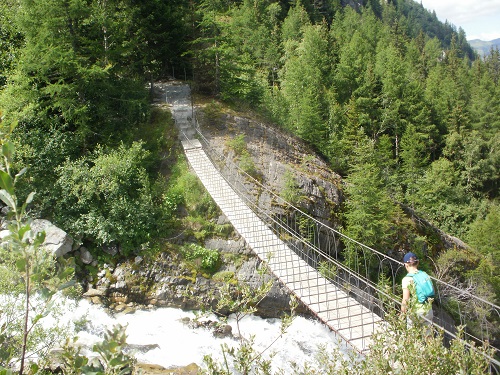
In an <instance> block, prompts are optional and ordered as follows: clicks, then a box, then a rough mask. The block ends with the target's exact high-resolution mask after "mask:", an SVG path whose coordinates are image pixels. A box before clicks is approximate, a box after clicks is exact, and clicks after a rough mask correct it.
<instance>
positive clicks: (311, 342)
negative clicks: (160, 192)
mask: <svg viewBox="0 0 500 375" xmlns="http://www.w3.org/2000/svg"><path fill="white" fill-rule="evenodd" d="M64 317H65V319H66V318H67V319H69V320H72V321H79V320H80V321H85V319H83V320H82V317H84V318H85V317H86V319H87V320H88V321H87V322H86V324H84V325H83V327H84V328H83V330H81V331H80V332H78V333H77V336H78V337H79V342H80V343H81V344H84V345H85V346H88V347H92V344H93V343H96V342H99V341H102V338H103V333H104V332H105V329H106V328H112V327H113V326H114V325H115V324H121V325H123V326H125V325H126V326H127V329H126V333H127V336H128V337H127V343H128V344H130V345H132V346H133V347H145V346H147V348H152V346H154V345H155V344H156V345H158V347H155V348H153V349H151V350H148V351H137V352H136V353H135V357H136V358H137V359H138V361H139V362H143V363H151V364H157V365H161V366H163V367H165V368H170V367H178V366H186V365H188V364H190V363H193V362H194V363H196V364H197V365H199V366H200V367H204V365H203V357H204V356H205V355H207V354H209V355H212V357H213V358H214V359H222V350H221V344H222V343H224V342H225V343H227V344H228V345H230V346H236V345H237V341H236V340H234V339H231V338H224V339H221V338H215V337H214V336H213V333H212V332H213V330H212V329H209V328H191V327H189V326H188V325H186V324H184V323H183V322H182V321H181V319H182V318H185V317H189V318H190V319H193V318H194V317H195V314H194V313H193V312H190V311H183V310H180V309H175V308H158V309H154V310H138V311H136V312H135V313H133V314H116V315H115V316H110V315H109V314H108V313H107V312H106V310H104V309H103V308H102V307H100V306H97V305H92V304H90V303H89V302H87V301H86V300H82V301H80V302H79V304H78V307H77V308H76V309H74V310H73V311H71V312H69V311H68V312H66V313H65V314H64ZM209 319H210V320H212V321H215V320H217V318H216V317H215V316H211V317H209ZM228 324H230V325H231V326H232V329H233V334H234V333H237V327H236V323H235V320H234V318H232V317H230V319H229V321H228ZM280 325H281V323H280V320H279V319H262V318H260V317H257V316H249V317H246V318H245V319H243V321H241V322H240V329H241V333H242V335H243V336H244V337H246V338H249V337H250V336H251V335H255V348H256V349H257V350H259V351H260V350H263V349H264V348H266V347H267V346H268V345H269V344H270V343H271V342H273V341H274V340H275V338H276V337H278V336H279V333H280ZM319 345H323V346H325V347H326V348H327V349H333V348H335V347H337V348H338V347H339V345H340V346H342V347H343V345H342V344H339V343H338V338H337V336H335V334H334V333H332V332H331V331H330V330H329V329H328V328H326V327H325V326H324V325H322V324H321V323H319V322H317V321H316V320H313V319H307V318H304V317H296V318H295V320H294V321H293V323H292V325H291V326H290V327H289V329H288V330H287V333H286V334H285V335H284V336H283V337H282V338H280V339H279V340H278V341H277V342H276V343H274V344H273V346H272V347H271V349H270V350H271V352H276V356H275V357H274V359H273V366H276V369H277V368H280V369H283V370H284V371H285V373H289V371H287V369H290V368H291V367H290V362H295V363H296V364H298V365H301V366H302V365H303V364H304V363H306V362H309V363H312V361H313V360H314V356H315V354H316V353H317V352H318V351H319V349H318V348H319Z"/></svg>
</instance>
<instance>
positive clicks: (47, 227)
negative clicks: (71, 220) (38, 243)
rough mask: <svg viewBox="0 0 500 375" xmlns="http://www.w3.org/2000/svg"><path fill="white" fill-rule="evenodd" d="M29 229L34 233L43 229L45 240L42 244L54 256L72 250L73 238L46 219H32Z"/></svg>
mask: <svg viewBox="0 0 500 375" xmlns="http://www.w3.org/2000/svg"><path fill="white" fill-rule="evenodd" d="M31 230H32V232H33V233H34V234H36V233H38V232H42V231H45V240H44V242H43V244H42V246H44V247H45V248H46V249H48V250H49V251H51V252H52V253H53V254H54V255H55V256H63V255H65V254H67V253H69V252H70V251H72V250H73V242H74V241H73V238H72V237H71V236H70V235H68V234H67V233H66V232H65V231H63V230H62V229H61V228H58V227H56V226H55V225H54V224H52V223H51V222H50V221H48V220H45V219H35V220H33V222H32V224H31Z"/></svg>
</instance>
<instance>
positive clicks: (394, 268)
mask: <svg viewBox="0 0 500 375" xmlns="http://www.w3.org/2000/svg"><path fill="white" fill-rule="evenodd" d="M191 108H193V106H191ZM193 114H194V112H192V116H191V119H193V120H194V125H195V130H196V137H197V139H196V140H193V139H192V138H191V137H189V136H188V135H187V134H186V133H185V132H183V131H181V133H182V136H183V138H184V139H185V140H186V141H187V142H188V143H189V144H190V145H191V147H201V144H198V143H197V142H200V141H201V142H202V143H203V144H204V145H205V146H206V147H204V150H205V151H206V154H207V156H208V157H209V159H211V160H212V162H213V164H214V165H217V166H218V168H217V169H218V170H219V172H220V173H221V175H222V176H223V178H224V179H225V180H226V181H227V182H228V183H229V184H230V185H231V186H232V187H233V189H234V190H235V192H236V193H237V194H238V196H239V197H240V198H242V199H243V200H244V201H245V202H246V204H247V205H248V206H249V207H250V208H251V209H252V210H253V211H254V212H255V213H256V214H257V215H258V216H260V217H261V218H262V219H263V220H264V221H265V222H267V223H268V224H269V226H270V227H273V231H274V232H276V233H277V234H279V235H281V236H284V235H285V234H286V236H289V237H292V238H294V239H295V242H296V243H295V244H293V243H292V241H291V240H288V242H289V244H292V245H293V246H291V247H292V248H295V250H296V251H299V247H301V248H302V249H301V251H303V250H304V249H307V250H308V251H311V252H312V253H313V255H307V256H305V255H304V254H302V256H304V258H305V259H306V260H307V261H308V262H311V263H316V264H315V266H318V262H317V259H322V260H324V261H327V262H328V264H329V265H332V264H333V265H334V266H335V267H336V269H337V270H339V269H340V270H341V271H342V273H343V274H344V275H342V276H339V275H338V274H337V277H336V278H333V279H332V281H333V282H336V283H337V284H339V285H340V284H341V283H342V282H345V283H348V284H349V283H351V282H353V280H352V279H353V278H356V279H357V281H356V283H357V286H360V285H361V287H360V291H363V293H365V292H364V291H366V290H368V291H369V293H368V297H367V296H366V295H364V294H363V293H360V292H359V291H358V293H359V295H358V296H356V297H357V298H358V300H361V303H362V304H363V303H364V304H371V306H370V308H371V310H372V311H373V310H377V309H379V310H378V311H377V312H378V313H382V314H383V313H384V310H385V309H386V308H387V306H388V305H390V304H392V308H395V306H397V305H398V304H399V303H400V302H399V300H398V298H397V297H396V294H395V293H394V290H395V289H396V278H397V275H398V274H400V271H401V270H402V268H403V263H402V262H401V261H398V260H396V259H394V258H392V257H390V256H389V255H387V254H384V253H381V252H380V251H378V250H376V249H373V248H370V247H369V246H366V245H364V244H362V243H360V242H359V241H356V240H355V239H352V238H350V237H348V236H346V235H345V234H343V233H341V232H339V231H338V230H335V229H334V228H331V227H330V226H328V225H327V224H325V223H322V222H320V221H319V220H317V219H316V218H314V217H312V216H311V215H309V214H308V213H306V212H304V211H302V210H301V209H300V208H298V207H296V206H295V205H293V204H291V203H289V202H287V201H285V200H284V199H283V198H282V197H280V196H279V195H277V194H275V193H274V192H273V191H271V190H269V189H268V188H267V187H266V186H264V185H263V184H262V183H260V182H259V181H258V180H256V179H255V178H254V177H253V176H251V175H250V174H248V173H247V172H245V171H244V170H242V169H241V168H240V167H239V166H238V165H237V164H236V163H234V162H233V161H231V160H229V159H228V158H227V157H225V156H224V155H223V154H221V153H219V152H218V151H217V150H215V149H214V148H213V147H212V146H211V145H210V141H209V140H208V139H206V137H205V136H204V135H203V134H202V132H201V130H200V127H199V124H198V121H197V118H196V117H195V116H193ZM189 122H191V121H189ZM221 161H222V163H223V164H224V165H225V166H227V165H231V166H232V168H233V169H234V170H236V172H237V175H238V176H237V177H235V176H234V175H232V176H231V175H230V176H228V175H227V173H223V172H224V171H223V170H224V168H221V166H220V163H221ZM226 169H227V168H226ZM238 178H243V179H245V180H246V181H247V182H248V181H251V183H252V184H253V185H256V186H258V188H259V189H262V190H265V191H266V192H267V193H268V194H269V195H271V196H272V197H273V199H275V201H277V202H280V204H281V205H284V206H287V207H289V208H290V211H292V212H294V214H293V215H297V213H298V215H301V218H306V220H308V221H309V222H310V223H312V225H313V226H315V227H316V228H317V229H316V230H315V231H314V230H313V232H312V235H313V236H314V238H313V239H312V240H307V239H306V238H305V236H303V235H301V233H300V230H297V223H296V222H295V223H293V224H294V225H295V228H293V225H289V223H287V222H283V219H280V218H276V217H274V216H273V215H271V214H270V213H269V212H266V211H265V210H263V209H262V208H261V207H259V205H258V202H254V201H253V200H252V199H250V198H249V196H251V194H249V193H250V189H249V188H248V186H246V185H247V184H245V183H243V182H241V181H238ZM284 216H286V215H284ZM285 219H286V220H288V218H286V217H285ZM325 231H326V232H328V233H324V232H325ZM310 234H311V233H310V232H309V233H308V235H310ZM319 235H323V236H327V237H328V238H330V237H329V236H331V235H333V236H332V237H333V242H334V245H335V256H338V249H337V246H338V242H339V241H338V240H339V238H341V239H342V240H343V241H344V242H347V243H350V244H353V245H355V246H357V247H359V248H360V249H361V250H362V252H365V251H366V252H368V253H369V254H370V256H375V257H376V258H377V259H378V269H379V270H378V271H379V272H382V271H383V270H384V269H387V266H388V267H389V268H390V271H391V276H392V277H391V279H392V281H393V286H392V291H393V293H391V292H390V291H388V290H384V289H381V288H380V286H379V285H378V284H377V283H376V282H374V281H373V280H371V278H370V277H369V276H368V275H367V274H365V275H363V274H362V273H361V272H359V271H360V270H359V269H357V270H355V269H354V270H353V269H351V268H349V267H347V266H346V265H345V264H343V263H342V262H341V261H339V260H338V259H337V258H336V257H334V256H332V254H330V253H328V252H325V251H324V249H322V248H321V239H320V238H319V237H318V238H316V236H319ZM316 245H318V246H316ZM314 254H315V255H314ZM314 257H316V258H315V260H313V258H314ZM362 258H363V259H364V262H365V272H366V270H367V269H368V268H369V267H370V265H369V264H368V263H369V260H367V259H368V258H369V257H366V256H363V257H362ZM432 279H433V280H434V282H435V283H436V284H437V286H438V288H436V289H437V292H438V293H437V294H438V297H437V298H438V299H442V296H441V293H440V292H441V286H444V287H445V288H447V289H445V292H447V291H448V292H449V290H453V291H454V292H455V293H459V294H460V295H461V296H462V298H468V299H472V300H474V301H476V302H478V303H479V302H480V303H482V304H484V305H485V306H486V307H487V309H489V310H491V311H493V313H496V314H497V315H499V316H500V307H499V306H497V305H496V304H494V303H491V302H489V301H487V300H485V299H483V298H481V297H478V296H475V295H474V294H472V293H470V292H469V291H467V290H465V291H464V290H462V289H460V288H458V287H456V286H455V285H452V284H450V283H447V282H445V281H442V280H439V279H437V278H435V277H432ZM365 294H366V293H365ZM370 294H371V296H370ZM373 295H375V296H376V297H378V302H377V303H375V306H373V298H371V297H373ZM382 299H383V300H384V303H382V302H380V300H382ZM388 301H389V302H390V303H389V304H388V303H387V302H388ZM458 308H459V309H460V305H459V306H458ZM459 317H460V320H461V321H462V313H461V312H460V311H459ZM438 326H439V327H440V328H441V329H442V330H443V331H444V332H445V333H446V334H447V335H448V336H449V337H451V338H456V337H457V336H456V335H455V332H453V330H452V329H450V328H449V327H445V326H440V325H438ZM486 328H487V327H486ZM467 335H468V337H469V338H470V339H472V340H474V341H477V342H481V341H483V340H482V339H480V338H478V337H475V336H474V335H472V334H471V333H468V334H467ZM486 336H487V337H488V335H486ZM494 348H495V349H496V350H497V351H498V348H496V347H494ZM489 359H490V360H491V361H492V362H493V363H494V364H495V365H496V367H498V368H500V362H499V361H498V360H497V359H495V358H489ZM497 371H498V370H497Z"/></svg>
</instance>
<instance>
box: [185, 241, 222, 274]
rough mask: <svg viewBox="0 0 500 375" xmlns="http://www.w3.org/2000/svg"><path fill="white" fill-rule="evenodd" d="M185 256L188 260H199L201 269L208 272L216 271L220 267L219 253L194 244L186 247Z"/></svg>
mask: <svg viewBox="0 0 500 375" xmlns="http://www.w3.org/2000/svg"><path fill="white" fill-rule="evenodd" d="M183 255H184V257H185V258H186V259H187V260H199V261H200V265H201V268H202V269H204V270H206V271H208V272H214V271H216V270H217V268H218V267H219V265H220V260H221V259H220V253H219V251H217V250H214V249H206V248H204V247H203V246H200V245H196V244H193V243H191V244H189V245H187V246H186V247H184V252H183Z"/></svg>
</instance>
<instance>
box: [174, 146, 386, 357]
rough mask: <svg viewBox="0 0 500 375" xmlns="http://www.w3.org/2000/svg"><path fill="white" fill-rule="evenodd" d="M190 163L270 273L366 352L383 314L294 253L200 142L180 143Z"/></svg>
mask: <svg viewBox="0 0 500 375" xmlns="http://www.w3.org/2000/svg"><path fill="white" fill-rule="evenodd" d="M183 146H184V150H185V153H186V156H187V158H188V161H189V163H190V164H191V167H192V168H193V170H194V171H195V173H196V174H197V175H198V177H199V178H200V180H201V182H202V183H203V185H204V186H205V188H206V189H207V191H208V192H209V193H210V195H211V196H212V198H213V199H214V201H215V202H216V203H217V205H218V206H219V208H220V209H221V210H222V212H223V213H224V214H225V215H226V216H227V218H228V219H229V220H230V221H231V223H232V225H233V226H234V228H235V230H236V231H237V232H238V233H239V234H240V235H241V236H242V237H243V238H244V239H245V240H246V242H247V243H248V245H249V246H250V248H252V249H253V251H254V252H255V253H256V254H257V255H258V256H259V257H260V258H261V259H262V260H264V261H268V260H269V261H268V264H269V268H270V269H271V272H272V273H273V274H274V275H275V276H276V277H277V278H278V279H279V280H280V281H281V282H282V283H283V284H284V285H285V286H286V287H287V288H288V289H289V290H290V291H291V292H292V293H294V294H295V295H296V296H297V297H298V298H300V300H301V301H302V302H303V303H304V304H305V305H307V306H308V307H309V309H310V310H311V311H312V312H313V314H314V315H316V316H317V317H318V318H319V319H320V320H321V321H322V322H323V323H325V324H326V325H328V326H329V327H330V329H332V330H333V331H335V332H336V333H337V334H338V335H339V336H340V337H341V338H342V339H343V340H344V341H346V342H347V343H348V344H350V345H351V346H352V347H353V348H354V349H356V350H357V351H359V352H360V353H364V352H366V351H367V350H368V346H369V344H370V342H371V336H372V335H373V333H374V332H375V331H376V330H377V329H378V328H379V327H380V324H381V321H382V320H381V318H380V317H379V316H378V315H376V314H374V313H373V312H371V311H370V310H369V309H367V308H366V307H364V306H362V305H361V304H360V303H358V302H357V301H356V300H355V299H354V298H352V297H350V296H349V295H348V294H347V293H346V292H345V291H343V290H341V289H340V288H338V287H336V286H335V285H334V284H332V283H331V282H330V281H329V280H327V279H326V278H324V277H323V276H322V275H321V274H320V273H319V272H318V271H317V270H315V269H314V268H312V267H311V266H309V265H308V264H307V263H306V262H305V261H304V260H302V259H301V258H300V257H299V256H298V255H297V254H295V252H293V251H292V250H291V249H290V248H289V247H288V246H287V245H286V244H285V243H284V242H283V241H282V240H281V239H280V238H279V237H278V236H276V235H275V234H274V233H273V232H272V231H271V229H269V228H268V226H267V225H266V224H265V223H264V222H263V221H262V220H261V219H260V218H259V217H258V216H257V215H256V214H255V213H254V212H253V211H252V210H251V209H250V208H249V207H248V206H247V205H246V204H245V203H244V202H243V200H242V199H241V198H240V197H239V196H238V194H237V193H236V192H235V191H234V190H233V189H232V188H231V186H230V185H229V184H228V183H227V181H226V180H225V179H224V178H223V177H222V175H221V174H220V173H219V171H218V170H217V168H216V167H215V166H214V165H213V163H212V162H211V160H210V159H209V158H208V156H207V155H206V153H205V152H204V151H203V149H202V147H201V144H200V143H199V141H198V140H189V141H183Z"/></svg>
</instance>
